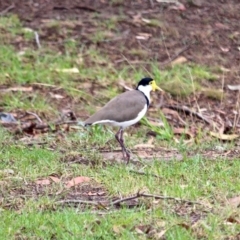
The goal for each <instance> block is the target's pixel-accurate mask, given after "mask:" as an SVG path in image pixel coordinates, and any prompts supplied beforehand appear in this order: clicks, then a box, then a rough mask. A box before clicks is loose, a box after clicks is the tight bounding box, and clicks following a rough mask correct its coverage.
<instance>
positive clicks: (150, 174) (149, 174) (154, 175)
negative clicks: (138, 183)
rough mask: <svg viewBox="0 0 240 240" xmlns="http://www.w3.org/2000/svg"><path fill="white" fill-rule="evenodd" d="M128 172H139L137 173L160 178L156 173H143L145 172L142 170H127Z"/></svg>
mask: <svg viewBox="0 0 240 240" xmlns="http://www.w3.org/2000/svg"><path fill="white" fill-rule="evenodd" d="M129 172H131V173H136V174H139V175H145V176H152V177H155V178H159V179H162V177H160V176H158V175H156V174H152V173H145V172H142V171H135V170H129Z"/></svg>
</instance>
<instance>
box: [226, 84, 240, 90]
mask: <svg viewBox="0 0 240 240" xmlns="http://www.w3.org/2000/svg"><path fill="white" fill-rule="evenodd" d="M227 86H228V89H230V90H232V91H237V90H238V91H240V85H227Z"/></svg>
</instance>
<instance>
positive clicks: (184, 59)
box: [171, 57, 187, 66]
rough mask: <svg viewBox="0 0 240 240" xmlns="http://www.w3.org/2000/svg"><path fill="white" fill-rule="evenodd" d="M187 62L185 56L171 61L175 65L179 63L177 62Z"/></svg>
mask: <svg viewBox="0 0 240 240" xmlns="http://www.w3.org/2000/svg"><path fill="white" fill-rule="evenodd" d="M185 62H187V59H186V58H185V57H178V58H176V59H175V60H173V61H172V62H171V64H172V65H173V66H174V65H177V64H182V63H185Z"/></svg>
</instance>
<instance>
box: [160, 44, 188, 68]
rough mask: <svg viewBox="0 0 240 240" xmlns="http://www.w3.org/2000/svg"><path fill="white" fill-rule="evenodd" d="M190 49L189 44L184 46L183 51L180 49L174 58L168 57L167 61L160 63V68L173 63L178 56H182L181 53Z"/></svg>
mask: <svg viewBox="0 0 240 240" xmlns="http://www.w3.org/2000/svg"><path fill="white" fill-rule="evenodd" d="M190 47H191V44H189V45H187V46H185V47H184V48H183V49H181V50H180V51H179V52H177V53H176V54H175V55H174V56H172V57H170V59H169V60H168V61H166V62H163V63H161V66H166V65H168V64H169V63H171V62H172V61H174V60H175V59H176V58H177V57H178V56H179V55H180V54H182V53H183V52H185V51H187V50H188V49H189V48H190Z"/></svg>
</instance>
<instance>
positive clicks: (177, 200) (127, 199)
mask: <svg viewBox="0 0 240 240" xmlns="http://www.w3.org/2000/svg"><path fill="white" fill-rule="evenodd" d="M140 197H147V198H155V199H162V200H174V201H175V202H184V203H188V204H198V205H203V204H202V203H200V202H195V201H190V200H184V199H181V198H175V197H169V196H161V195H155V194H147V193H139V192H138V193H137V194H136V195H135V196H132V197H126V198H122V199H118V200H116V201H114V202H112V203H111V205H118V204H119V203H121V202H126V201H129V200H133V199H136V198H140Z"/></svg>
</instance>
